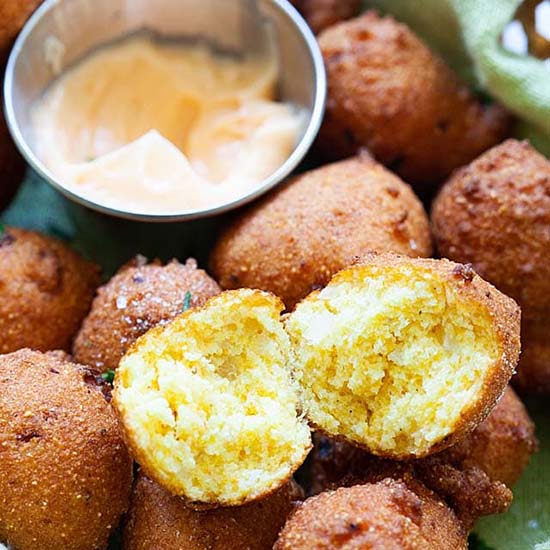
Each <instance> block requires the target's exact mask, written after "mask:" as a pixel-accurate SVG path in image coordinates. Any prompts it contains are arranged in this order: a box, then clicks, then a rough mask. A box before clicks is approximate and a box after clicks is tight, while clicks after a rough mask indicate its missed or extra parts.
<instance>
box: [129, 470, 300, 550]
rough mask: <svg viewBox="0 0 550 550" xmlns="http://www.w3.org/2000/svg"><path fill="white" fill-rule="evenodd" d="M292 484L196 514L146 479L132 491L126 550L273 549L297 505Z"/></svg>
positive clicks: (297, 489) (141, 479) (295, 487)
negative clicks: (254, 498)
mask: <svg viewBox="0 0 550 550" xmlns="http://www.w3.org/2000/svg"><path fill="white" fill-rule="evenodd" d="M301 498H302V495H301V492H300V490H299V488H298V487H297V486H296V485H295V484H294V482H292V481H291V482H289V483H287V484H286V485H285V486H284V487H282V488H281V489H279V490H277V491H275V492H274V493H272V494H271V495H269V496H267V497H266V498H265V499H263V500H260V501H258V502H253V503H250V504H245V505H244V506H236V507H232V508H217V509H215V510H204V511H196V510H193V509H191V508H189V507H187V506H186V505H185V502H184V501H183V500H182V499H181V498H179V497H176V496H173V495H171V494H170V493H168V492H167V491H165V490H164V489H163V488H162V487H160V485H157V484H156V483H155V482H154V481H151V480H150V479H148V478H147V477H145V476H144V475H139V477H138V480H137V483H136V485H135V487H134V492H133V496H132V504H131V507H130V511H129V513H128V519H127V522H126V525H125V529H124V544H123V548H124V550H151V549H152V548H154V549H155V550H174V549H176V548H185V549H186V550H207V549H208V550H243V549H246V550H271V549H272V548H273V544H274V542H275V541H276V540H277V535H278V533H279V531H280V530H281V528H282V527H283V525H284V523H285V521H286V519H287V517H288V516H289V515H290V513H291V512H292V511H293V510H294V506H295V502H296V501H298V500H300V499H301Z"/></svg>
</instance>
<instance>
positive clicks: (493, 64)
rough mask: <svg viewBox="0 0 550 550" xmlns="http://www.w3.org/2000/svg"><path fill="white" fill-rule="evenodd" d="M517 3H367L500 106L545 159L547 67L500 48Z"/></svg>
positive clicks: (549, 100)
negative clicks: (419, 39) (392, 18)
mask: <svg viewBox="0 0 550 550" xmlns="http://www.w3.org/2000/svg"><path fill="white" fill-rule="evenodd" d="M520 4H521V0H422V1H413V0H368V1H367V2H366V6H367V7H371V8H372V7H375V8H377V9H378V10H380V11H381V12H384V13H391V14H392V15H394V16H395V17H396V18H397V19H399V20H401V21H403V22H405V23H407V24H408V25H409V26H410V27H411V28H412V29H413V30H414V31H415V32H416V33H417V34H419V35H420V36H421V37H422V38H423V39H424V40H425V41H426V42H427V43H428V44H429V45H430V46H431V47H432V49H434V50H435V51H437V52H438V53H439V54H440V55H441V56H442V57H443V58H444V59H445V60H446V61H447V63H448V64H449V65H450V66H451V67H452V68H453V69H454V70H455V71H456V72H458V73H459V74H460V75H461V76H462V78H464V79H465V80H467V81H468V82H469V83H470V84H471V85H473V86H474V87H476V88H477V89H479V90H480V91H484V92H486V93H488V94H489V95H490V96H492V97H494V98H495V99H497V100H498V101H500V102H501V103H502V104H503V105H505V106H506V107H507V108H508V109H509V110H510V111H511V112H513V113H514V114H515V115H516V116H517V117H518V119H519V123H518V125H517V128H516V135H517V136H518V137H526V138H528V139H530V140H531V142H532V143H533V145H534V146H535V147H537V148H538V149H539V150H540V151H541V152H543V153H545V154H547V155H550V65H545V63H544V62H543V61H541V60H538V59H536V58H534V57H531V56H522V55H517V54H514V53H511V52H509V51H507V50H505V49H504V48H503V47H502V46H501V44H500V36H501V34H502V31H503V29H504V28H505V26H506V25H507V23H508V22H510V21H511V20H512V19H513V17H514V13H515V11H516V9H517V8H518V6H519V5H520Z"/></svg>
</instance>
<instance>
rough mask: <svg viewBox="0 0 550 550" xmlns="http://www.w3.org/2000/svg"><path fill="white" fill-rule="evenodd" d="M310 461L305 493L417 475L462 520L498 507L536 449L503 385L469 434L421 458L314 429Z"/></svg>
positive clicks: (525, 418)
mask: <svg viewBox="0 0 550 550" xmlns="http://www.w3.org/2000/svg"><path fill="white" fill-rule="evenodd" d="M314 442H315V445H314V449H313V453H312V462H311V493H312V494H317V493H320V492H322V491H325V490H327V489H334V488H335V487H338V486H341V485H348V484H350V483H353V482H357V480H362V481H376V480H378V479H380V478H384V477H388V476H391V477H395V478H396V479H399V478H401V477H402V476H403V475H407V473H412V475H414V477H416V478H418V479H420V480H421V481H422V482H423V483H424V484H426V485H427V486H428V487H429V488H430V489H432V490H433V491H435V492H436V493H437V494H438V495H439V496H440V497H441V498H443V499H444V500H445V501H446V502H448V503H449V504H450V505H451V507H452V508H453V509H454V511H455V512H456V513H457V515H458V516H459V517H460V519H461V520H462V521H463V523H464V524H465V525H467V526H468V527H471V526H472V525H473V523H474V522H475V521H476V520H477V519H478V518H479V517H481V516H484V515H489V514H496V513H501V512H504V511H505V510H506V509H507V508H508V506H509V505H510V502H511V500H512V493H511V491H510V490H509V488H511V487H512V486H513V485H514V484H515V483H516V482H517V481H518V479H519V478H520V476H521V474H522V473H523V471H524V469H525V468H526V466H527V464H528V462H529V458H530V457H531V455H532V454H533V453H534V452H535V451H536V449H537V445H538V444H537V440H536V437H535V431H534V425H533V422H532V421H531V419H530V417H529V415H528V413H527V411H526V409H525V407H524V406H523V403H522V402H521V401H520V400H519V398H518V397H517V395H516V394H515V393H514V391H513V390H512V388H510V387H509V388H508V389H507V390H506V392H505V394H504V395H503V397H502V399H501V400H500V401H499V403H498V404H497V406H496V407H495V408H494V409H493V411H492V412H491V414H490V415H489V416H488V417H487V418H486V419H485V421H484V422H482V423H481V424H480V425H479V426H478V427H477V428H476V429H475V430H474V431H473V432H472V433H471V434H470V435H469V436H466V437H465V438H464V439H463V440H461V441H460V442H458V443H457V444H456V445H454V446H453V447H450V448H449V449H447V450H445V451H443V452H441V453H438V454H435V455H433V456H431V457H428V458H426V459H421V460H416V461H411V462H408V463H406V464H398V463H396V462H394V461H389V460H380V459H378V458H376V457H374V456H372V455H370V454H368V453H367V452H365V451H364V450H362V449H359V448H358V447H355V446H353V445H350V444H348V443H345V442H343V441H337V440H333V439H331V438H329V437H327V436H324V435H321V434H316V435H315V437H314Z"/></svg>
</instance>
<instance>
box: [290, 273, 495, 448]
mask: <svg viewBox="0 0 550 550" xmlns="http://www.w3.org/2000/svg"><path fill="white" fill-rule="evenodd" d="M286 328H287V332H288V333H289V334H290V336H291V339H292V341H293V344H294V349H295V350H296V365H295V377H296V380H297V381H298V382H299V383H300V385H301V387H302V392H303V399H304V406H305V408H306V409H307V410H308V416H309V418H310V419H311V420H312V421H313V422H314V423H315V424H316V425H317V426H319V427H321V428H322V429H324V430H326V431H327V432H328V433H331V434H341V435H344V436H345V437H347V438H349V439H351V440H353V441H356V442H358V443H360V444H363V445H367V446H368V447H369V448H370V449H371V450H372V451H373V452H375V453H378V454H387V453H391V454H392V455H394V456H405V455H410V454H414V455H421V454H423V453H425V452H427V451H428V450H429V449H430V447H432V445H433V444H435V443H437V442H439V441H440V440H442V439H443V438H445V437H446V436H447V435H449V434H450V433H452V432H453V431H454V429H455V427H456V426H457V424H458V423H459V422H460V419H461V415H462V414H463V413H464V412H465V411H466V410H467V409H468V408H469V407H471V406H472V405H475V403H476V402H477V401H478V399H479V393H480V391H481V387H482V385H483V383H484V381H485V380H486V377H487V374H488V372H489V371H490V370H491V368H492V367H493V365H494V363H495V361H496V360H497V358H498V356H499V344H498V343H497V342H498V339H497V337H496V335H495V333H494V328H493V324H492V321H491V318H490V314H489V312H488V311H487V310H486V309H485V307H484V306H482V305H480V304H479V303H478V302H474V301H465V298H464V296H462V297H458V296H457V293H456V288H455V286H454V285H452V284H450V283H449V282H448V281H445V280H444V279H443V277H442V276H440V275H437V274H436V273H434V272H433V271H428V270H427V269H421V268H419V267H417V266H415V267H411V266H392V267H384V269H383V270H382V269H381V268H380V267H377V266H356V267H354V268H351V269H349V270H347V271H345V272H342V273H341V274H340V275H339V276H338V277H336V278H335V279H334V280H333V282H332V283H331V284H329V286H328V287H326V288H325V289H324V290H322V291H321V292H320V293H319V294H317V295H315V296H312V297H310V298H309V299H307V300H305V301H304V302H302V303H301V304H300V305H299V306H298V307H297V309H296V311H295V312H294V313H293V314H291V315H290V316H289V317H288V319H287V321H286Z"/></svg>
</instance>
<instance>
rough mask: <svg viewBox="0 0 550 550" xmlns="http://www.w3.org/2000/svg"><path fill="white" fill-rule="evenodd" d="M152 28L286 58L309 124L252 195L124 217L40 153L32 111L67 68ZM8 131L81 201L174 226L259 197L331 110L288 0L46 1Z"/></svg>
mask: <svg viewBox="0 0 550 550" xmlns="http://www.w3.org/2000/svg"><path fill="white" fill-rule="evenodd" d="M140 31H148V32H151V33H154V34H155V35H156V36H158V37H162V38H163V39H174V40H198V39H200V40H203V41H206V42H207V43H208V44H209V45H211V46H212V47H214V48H215V49H217V50H220V51H223V52H225V53H230V54H233V55H238V56H243V57H244V56H248V55H259V53H258V51H259V50H260V49H261V50H262V51H263V52H266V51H267V49H268V48H269V42H270V41H271V40H272V38H271V37H273V38H274V40H275V44H276V48H277V55H278V57H279V65H280V69H279V80H278V98H277V99H279V100H280V101H284V102H289V103H292V104H294V105H297V106H300V107H301V108H302V109H303V110H304V111H305V113H306V119H307V123H306V124H305V125H304V126H303V128H302V130H301V135H300V136H299V137H298V140H297V145H296V147H295V150H294V152H293V153H292V155H291V156H290V157H289V158H288V159H287V161H286V162H285V163H284V165H283V166H281V167H280V168H279V169H278V170H277V171H276V172H275V173H274V174H272V175H271V176H270V177H269V178H268V179H266V180H264V181H263V182H261V183H260V184H259V185H258V187H257V188H256V189H255V190H254V191H253V192H252V193H248V194H247V195H246V196H243V197H240V198H238V199H237V200H235V201H233V202H231V203H229V204H226V205H223V206H221V207H217V208H215V209H211V210H203V211H187V212H182V213H181V215H180V214H178V215H176V216H174V215H167V216H164V215H147V214H135V213H132V212H121V211H117V210H113V209H111V208H106V207H103V206H102V205H100V204H95V203H91V202H90V201H88V200H86V199H84V198H82V197H79V196H76V195H74V194H73V193H72V192H70V191H68V190H66V189H65V188H64V187H63V185H62V184H61V183H60V182H58V181H57V180H56V178H55V177H54V176H53V174H51V173H50V172H49V170H48V169H47V168H46V167H45V166H44V165H43V163H42V162H41V161H40V159H39V158H38V157H37V156H36V154H35V147H34V145H35V144H34V135H33V126H32V124H31V117H30V112H31V107H32V105H33V103H34V102H35V101H36V100H37V99H39V98H40V96H41V95H42V94H43V93H44V91H45V90H46V89H47V87H48V86H49V84H50V83H51V82H52V81H53V80H54V79H55V78H56V77H57V76H58V75H59V74H61V73H62V72H63V71H64V70H65V69H67V68H69V67H71V66H72V65H74V64H75V63H76V62H78V61H79V60H80V59H82V58H83V57H84V56H85V55H86V54H88V53H90V52H92V51H94V50H95V49H97V48H98V47H100V46H102V45H105V44H108V43H111V42H113V41H116V40H118V39H121V38H123V37H125V36H128V35H130V34H132V33H136V32H140ZM4 99H5V110H6V118H7V121H8V126H9V127H10V131H11V132H12V135H13V137H14V139H15V141H16V143H17V145H18V147H19V149H20V150H21V152H22V153H23V155H24V156H25V157H26V158H27V160H28V162H29V163H30V164H31V166H33V168H34V169H35V170H37V171H38V173H39V174H40V175H41V176H42V177H44V178H45V179H46V180H48V181H49V182H50V183H52V184H53V185H54V186H55V187H57V188H58V189H59V190H60V191H61V192H63V193H64V194H65V195H67V196H69V197H70V198H72V199H73V200H76V201H77V202H80V203H81V204H85V205H86V206H89V207H92V208H94V209H96V210H99V211H102V212H106V213H109V214H114V215H117V216H122V217H127V218H132V219H142V220H143V219H148V220H158V221H174V220H177V219H186V218H193V217H200V216H205V215H212V214H216V213H218V212H222V211H225V210H229V209H231V208H234V207H236V206H239V205H240V204H244V203H245V202H248V201H249V200H252V199H253V198H255V197H257V196H259V195H260V194H262V193H263V192H265V191H266V190H267V189H269V188H271V187H273V185H275V184H276V183H278V182H279V181H281V180H282V179H283V178H284V177H286V176H287V175H288V174H289V173H290V172H291V171H292V170H293V169H294V168H295V166H296V165H297V164H298V163H299V162H300V160H301V159H302V158H303V156H304V155H305V153H306V152H307V150H308V149H309V147H310V145H311V143H312V141H313V139H314V137H315V135H316V133H317V131H318V128H319V124H320V120H321V118H322V113H323V109H324V99H325V75H324V68H323V62H322V57H321V54H320V52H319V50H318V47H317V43H316V41H315V38H314V37H313V35H312V34H311V32H310V30H309V29H308V27H307V25H306V23H305V22H304V21H303V20H302V19H301V17H300V16H299V15H298V14H297V12H296V11H295V10H294V8H293V7H292V6H291V5H290V4H289V3H288V2H287V1H286V0H258V1H257V2H256V1H255V0H155V1H154V2H153V1H152V0H131V1H129V0H46V1H45V2H44V4H43V5H42V6H41V7H40V8H39V9H38V11H37V12H36V13H35V14H34V16H33V17H32V18H31V19H30V21H29V22H28V23H27V25H26V27H25V28H24V29H23V31H22V33H21V35H20V36H19V38H18V40H17V42H16V44H15V46H14V49H13V51H12V54H11V56H10V60H9V62H8V67H7V71H6V80H5V83H4Z"/></svg>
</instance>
